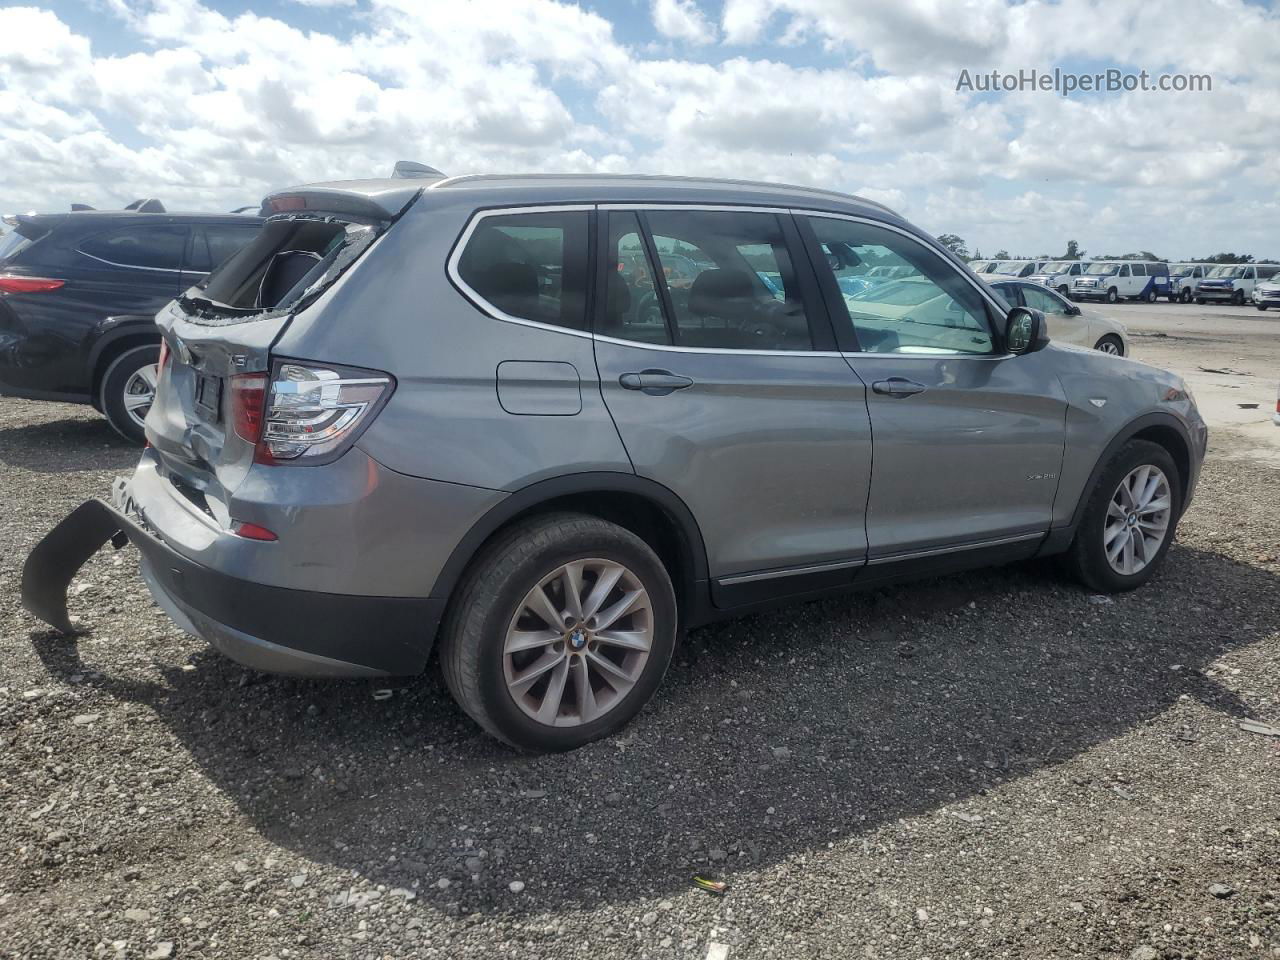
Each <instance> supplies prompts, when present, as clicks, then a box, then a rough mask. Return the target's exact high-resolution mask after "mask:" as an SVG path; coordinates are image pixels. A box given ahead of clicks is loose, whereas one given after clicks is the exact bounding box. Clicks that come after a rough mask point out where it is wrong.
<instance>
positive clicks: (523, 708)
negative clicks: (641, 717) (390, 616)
mask: <svg viewBox="0 0 1280 960" xmlns="http://www.w3.org/2000/svg"><path fill="white" fill-rule="evenodd" d="M677 621H678V614H677V609H676V599H675V591H674V589H673V587H672V585H671V578H670V576H669V575H668V573H667V570H666V568H665V567H664V566H663V564H662V561H661V560H660V559H659V558H658V556H657V554H655V553H654V552H653V549H652V548H651V547H650V546H649V545H648V544H647V543H645V541H644V540H642V539H641V538H640V537H638V536H636V535H635V534H634V533H632V532H631V531H629V530H626V529H625V528H623V527H620V526H617V525H616V524H612V523H608V522H606V521H604V520H601V519H599V518H597V517H592V516H587V515H584V514H574V513H560V514H551V515H547V516H542V517H535V518H533V519H531V520H529V521H526V522H524V523H519V524H517V525H516V526H514V527H512V528H511V529H510V530H509V531H507V532H506V533H505V534H501V535H499V536H498V537H497V538H496V539H495V540H494V542H493V543H491V544H490V545H489V546H487V547H486V548H485V549H484V550H483V552H482V553H481V555H480V556H479V557H478V558H477V559H476V561H475V563H474V564H473V566H472V568H471V570H470V572H469V573H468V574H467V576H466V578H465V579H464V581H463V582H462V583H461V584H460V585H459V588H458V592H457V594H456V596H455V598H454V601H453V602H452V603H451V604H450V611H449V613H448V615H447V616H446V619H445V623H444V628H443V630H442V632H441V639H440V662H441V666H442V668H443V671H444V679H445V683H446V684H447V685H448V687H449V691H450V693H452V694H453V697H454V699H455V700H456V701H457V702H458V705H459V706H461V707H462V709H463V710H464V711H466V713H467V714H468V715H469V716H470V717H471V718H472V719H473V720H475V721H476V723H478V724H479V725H480V726H481V727H483V728H484V729H485V730H486V731H487V732H488V733H490V734H491V735H493V736H495V737H497V738H498V739H499V740H502V741H504V742H506V743H508V744H510V745H512V746H514V747H518V748H520V749H523V750H529V751H558V750H572V749H574V748H576V747H580V746H582V745H584V744H586V743H590V742H591V741H593V740H598V739H600V738H601V737H607V736H609V735H610V734H612V733H614V732H615V731H617V730H619V729H620V728H622V727H623V726H625V725H626V724H627V723H628V722H629V721H630V720H631V719H632V718H633V717H634V716H635V715H636V714H637V713H638V712H639V711H640V709H641V708H642V707H643V706H644V705H645V704H646V703H647V702H648V701H649V699H650V698H651V697H652V696H653V694H654V691H656V690H657V688H658V684H659V683H660V682H661V681H662V676H663V674H664V673H666V670H667V665H668V664H669V663H670V661H671V655H672V652H673V651H674V649H675V642H676V629H677Z"/></svg>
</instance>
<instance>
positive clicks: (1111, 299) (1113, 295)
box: [1107, 287, 1120, 303]
mask: <svg viewBox="0 0 1280 960" xmlns="http://www.w3.org/2000/svg"><path fill="white" fill-rule="evenodd" d="M1119 299H1120V292H1119V291H1118V290H1116V288H1115V287H1111V288H1110V289H1108V290H1107V303H1115V302H1116V301H1117V300H1119Z"/></svg>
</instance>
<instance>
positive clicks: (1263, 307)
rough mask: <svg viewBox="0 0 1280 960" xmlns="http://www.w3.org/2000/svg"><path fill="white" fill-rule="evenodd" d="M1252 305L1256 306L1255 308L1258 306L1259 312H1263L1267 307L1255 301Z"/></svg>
mask: <svg viewBox="0 0 1280 960" xmlns="http://www.w3.org/2000/svg"><path fill="white" fill-rule="evenodd" d="M1254 306H1255V307H1257V308H1258V310H1259V311H1261V312H1265V311H1266V309H1267V308H1266V307H1265V306H1264V305H1263V304H1261V303H1255V304H1254Z"/></svg>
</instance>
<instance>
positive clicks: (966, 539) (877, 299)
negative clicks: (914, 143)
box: [801, 214, 1066, 565]
mask: <svg viewBox="0 0 1280 960" xmlns="http://www.w3.org/2000/svg"><path fill="white" fill-rule="evenodd" d="M801 220H802V230H804V231H806V232H807V233H808V236H809V238H810V242H811V243H812V244H814V245H815V246H814V248H811V249H816V248H817V246H818V245H821V247H822V248H826V249H839V250H842V251H844V254H845V255H844V256H843V257H842V258H841V261H842V262H840V263H833V262H832V261H831V260H828V259H823V260H821V262H819V260H818V258H817V257H816V256H812V257H811V259H814V261H815V263H816V264H818V272H819V282H820V284H821V285H822V287H823V290H824V293H825V295H826V298H827V302H828V303H829V304H830V312H831V315H832V321H833V324H834V326H835V332H836V336H837V338H838V340H839V342H840V344H841V346H842V347H843V348H844V349H845V351H846V354H845V355H846V357H847V359H848V362H849V364H850V365H851V366H852V367H853V369H854V370H855V371H856V372H857V374H858V376H859V377H860V379H861V380H862V381H863V382H864V383H866V384H867V385H868V386H869V388H870V389H869V392H868V393H867V397H868V406H869V409H870V412H871V426H872V431H873V433H874V436H875V460H874V465H873V469H872V477H871V491H870V496H869V499H868V503H867V518H866V519H867V540H868V562H869V563H870V564H872V565H878V564H882V563H886V564H887V563H890V562H892V561H896V560H904V559H914V558H916V557H920V556H924V555H932V554H935V553H944V552H949V551H953V550H957V549H964V548H972V547H981V546H989V545H994V546H1001V547H1003V546H1004V545H1012V546H1014V547H1015V548H1019V549H1020V548H1021V547H1019V545H1022V546H1024V547H1025V548H1026V549H1027V550H1030V549H1033V548H1034V546H1035V544H1036V542H1037V541H1038V539H1039V538H1040V537H1041V536H1043V535H1044V533H1045V532H1046V531H1047V530H1048V528H1049V524H1050V519H1051V511H1052V507H1053V498H1054V494H1055V492H1056V489H1057V476H1058V472H1059V470H1060V469H1061V465H1062V454H1063V444H1064V423H1065V416H1066V397H1065V394H1064V393H1063V391H1062V388H1061V385H1060V384H1059V383H1058V378H1057V376H1056V375H1055V372H1054V370H1053V357H1052V352H1051V351H1039V352H1036V353H1031V354H1027V355H1025V356H1019V357H1015V356H1010V355H1008V354H1007V353H1005V352H1004V351H1003V349H1002V346H1001V343H1000V339H999V337H998V336H997V334H996V331H995V322H996V320H997V319H998V318H999V319H1002V317H1003V310H1002V309H999V308H997V305H996V303H995V301H994V300H992V299H991V298H990V296H989V292H988V291H986V290H983V289H979V286H978V285H977V284H975V283H973V282H972V281H970V280H969V279H968V277H967V276H965V275H964V274H962V273H961V272H960V271H959V270H957V269H956V268H955V267H954V266H952V265H951V263H950V262H949V261H948V260H946V259H944V258H943V257H942V256H941V255H940V254H939V253H938V252H936V251H935V250H933V249H932V248H930V247H928V246H926V245H925V243H924V242H922V241H921V240H919V239H917V238H916V237H914V236H913V235H911V234H910V233H908V232H907V231H905V230H901V229H899V228H896V227H892V226H890V225H887V224H881V223H877V222H874V221H869V220H862V219H859V218H853V217H836V216H834V215H831V216H820V215H817V214H814V215H810V216H808V217H804V218H801ZM884 263H892V264H898V265H902V266H903V267H905V268H907V269H909V271H910V276H909V277H907V278H905V279H903V280H901V281H898V282H899V284H903V285H905V284H911V285H912V289H911V291H910V295H907V292H906V291H895V290H891V289H890V287H889V286H888V285H885V286H883V287H873V288H870V289H868V290H866V291H863V292H861V293H857V294H853V295H848V294H843V295H842V294H841V293H840V292H839V291H840V286H839V283H838V276H839V275H842V274H846V273H857V272H859V271H863V270H866V269H867V267H868V265H871V264H884ZM997 311H998V312H997Z"/></svg>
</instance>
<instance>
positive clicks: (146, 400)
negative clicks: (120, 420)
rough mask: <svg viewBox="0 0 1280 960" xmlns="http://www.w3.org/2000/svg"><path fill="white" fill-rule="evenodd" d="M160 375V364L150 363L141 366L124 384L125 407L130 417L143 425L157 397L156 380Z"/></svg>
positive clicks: (139, 424)
mask: <svg viewBox="0 0 1280 960" xmlns="http://www.w3.org/2000/svg"><path fill="white" fill-rule="evenodd" d="M159 376H160V367H159V365H158V364H154V363H148V364H146V365H145V366H142V367H139V368H138V369H137V370H135V371H134V372H133V373H132V374H130V375H129V379H128V380H126V381H125V384H124V409H125V412H126V413H127V414H128V415H129V419H130V420H132V421H133V422H134V423H136V424H137V425H138V426H139V427H141V426H143V425H144V423H145V421H146V419H147V413H148V412H149V411H150V410H151V404H152V403H154V402H155V399H156V382H157V380H158V379H159Z"/></svg>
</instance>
